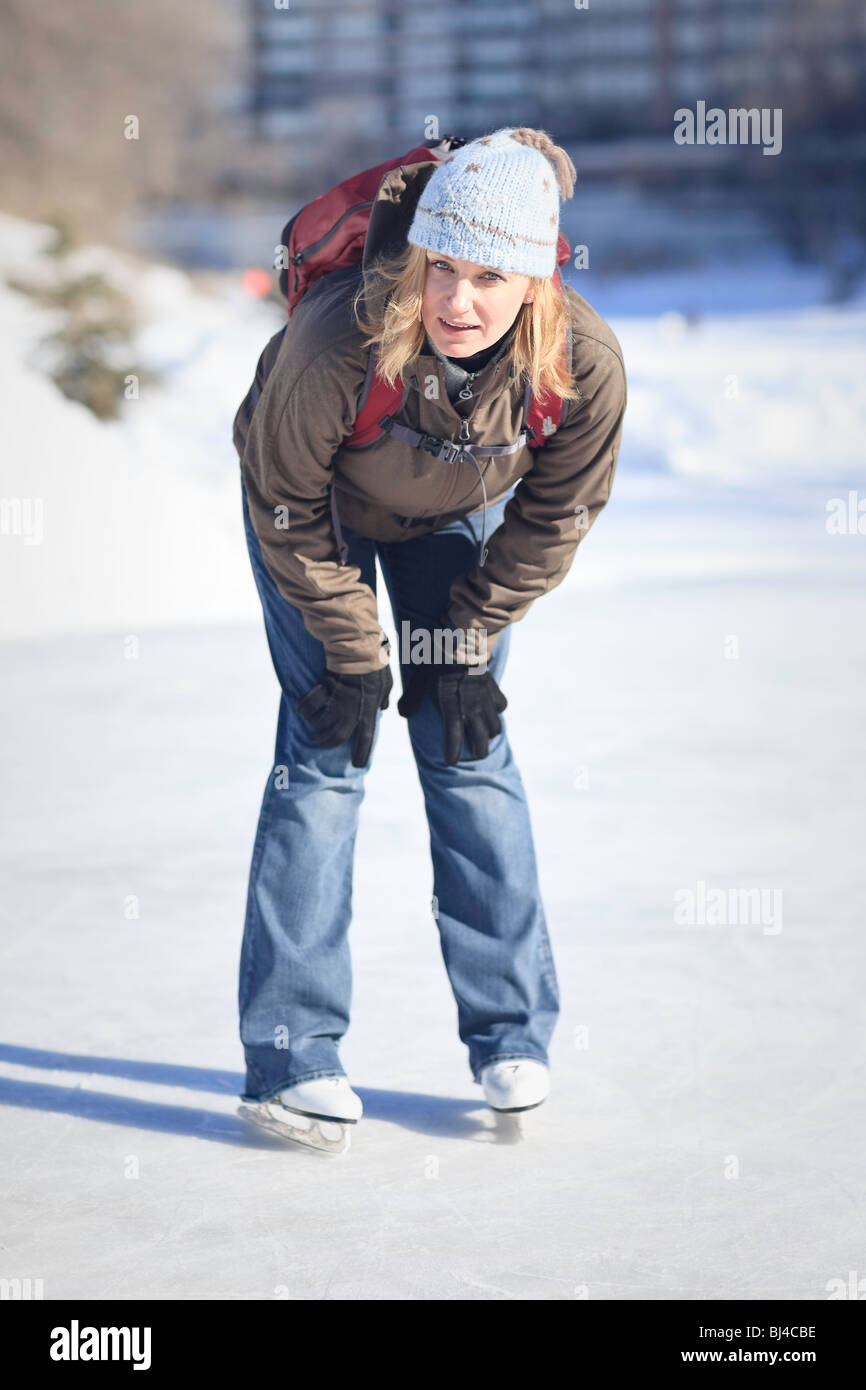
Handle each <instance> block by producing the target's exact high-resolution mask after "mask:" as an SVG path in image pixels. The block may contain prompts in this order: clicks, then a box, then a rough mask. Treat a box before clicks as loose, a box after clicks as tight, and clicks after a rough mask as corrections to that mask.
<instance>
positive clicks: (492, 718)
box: [397, 662, 508, 767]
mask: <svg viewBox="0 0 866 1390" xmlns="http://www.w3.org/2000/svg"><path fill="white" fill-rule="evenodd" d="M428 694H429V695H430V697H431V699H432V700H433V703H434V704H435V705H436V706H437V707H438V709H439V713H440V714H441V715H442V724H443V726H444V731H445V763H446V765H447V766H448V767H453V766H454V764H455V763H456V762H457V761H458V760H459V758H460V752H461V749H462V748H463V740H464V738H466V739H468V741H469V747H470V749H471V752H472V757H473V758H486V757H487V754H488V752H489V748H490V739H491V737H493V736H494V735H496V734H501V733H502V720H501V719H500V718H499V716H500V714H501V713H502V711H503V710H504V709H507V708H508V701H507V700H506V698H505V696H504V695H503V693H502V691H501V690H500V689H499V686H498V685H497V684H496V681H495V680H494V679H493V677H492V676H491V674H490V672H489V671H478V670H477V669H476V670H473V668H472V667H471V666H468V665H464V664H461V663H460V662H453V663H450V664H448V665H440V666H431V665H426V666H419V667H418V668H417V669H416V670H415V671H413V673H412V675H411V676H410V678H409V680H408V681H407V683H406V689H405V691H404V692H403V694H402V695H401V697H400V699H399V700H398V701H397V711H398V713H399V714H402V715H403V716H404V717H405V718H406V719H408V718H409V716H410V715H412V714H415V712H416V711H417V710H419V709H420V708H421V706H422V704H423V703H424V700H425V698H426V696H427V695H428Z"/></svg>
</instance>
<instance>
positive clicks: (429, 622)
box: [235, 127, 626, 1146]
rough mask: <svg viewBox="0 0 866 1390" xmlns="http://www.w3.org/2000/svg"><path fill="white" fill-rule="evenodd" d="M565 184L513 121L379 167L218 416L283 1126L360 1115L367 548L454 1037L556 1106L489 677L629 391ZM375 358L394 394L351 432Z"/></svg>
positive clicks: (574, 518) (494, 684)
mask: <svg viewBox="0 0 866 1390" xmlns="http://www.w3.org/2000/svg"><path fill="white" fill-rule="evenodd" d="M574 177H575V173H574V166H573V165H572V163H571V161H570V159H569V158H568V156H567V154H566V153H565V152H564V151H563V150H562V149H560V148H559V147H558V146H556V145H554V144H553V142H552V141H551V139H550V137H549V136H548V135H547V134H546V133H545V132H543V131H536V130H531V129H526V128H520V129H514V128H511V127H507V128H505V129H503V130H499V131H495V132H493V133H492V134H490V135H487V136H484V137H482V138H480V139H478V140H474V141H471V142H469V143H467V144H465V145H463V146H462V147H460V148H459V149H457V150H456V151H455V152H454V153H453V154H451V156H450V157H449V158H448V159H445V160H444V161H443V162H442V163H441V164H437V165H435V166H434V165H431V164H429V163H425V164H424V165H419V166H409V167H406V166H404V167H401V168H399V169H397V170H394V171H392V172H391V173H390V174H389V175H386V177H385V178H384V179H383V180H382V185H381V187H380V192H379V198H378V200H377V201H376V203H375V204H374V210H375V211H374V215H373V216H372V217H371V221H370V228H369V231H368V236H367V244H366V245H365V249H364V263H363V270H362V272H361V273H360V276H359V272H358V269H357V267H349V268H348V269H347V270H345V271H336V272H333V273H331V274H329V275H327V276H325V277H323V278H322V279H321V280H320V281H319V282H318V284H316V285H314V286H313V288H312V289H311V290H309V291H308V292H307V294H306V295H305V296H304V298H303V299H302V300H301V302H300V304H299V305H298V307H297V309H296V310H295V312H294V314H293V316H292V318H291V320H290V321H289V324H288V326H287V328H286V329H285V330H283V331H282V332H281V333H279V334H276V335H275V336H274V338H273V339H272V340H271V342H270V343H269V344H268V346H267V348H266V349H265V351H264V353H263V354H262V358H261V360H260V363H259V368H258V371H257V376H256V382H255V383H254V386H253V388H251V393H250V394H249V395H248V397H247V399H246V400H245V402H244V403H243V405H242V406H241V408H240V410H239V411H238V415H237V417H236V421H235V443H236V446H237V448H238V452H239V455H240V458H241V463H242V490H243V509H244V519H245V526H246V535H247V541H248V545H249V552H250V559H251V563H252V567H253V573H254V576H255V580H256V584H257V587H258V591H259V594H260V597H261V600H262V605H263V610H264V617H265V626H266V632H267V639H268V643H269V647H270V651H271V656H272V658H273V662H274V667H275V669H276V673H277V676H278V678H279V682H280V686H281V690H282V695H281V704H280V712H279V720H278V727H277V739H276V752H275V767H274V770H273V773H272V775H271V777H270V778H269V780H268V783H267V787H266V789H265V793H264V799H263V802H262V808H261V815H260V819H259V825H258V831H257V835H256V840H255V846H254V850H253V855H252V864H251V869H250V880H249V894H248V904H247V915H246V923H245V929H244V938H243V945H242V949H241V962H240V984H239V1009H240V1024H241V1038H242V1041H243V1044H244V1050H245V1057H246V1064H247V1076H246V1087H245V1091H244V1093H243V1096H242V1100H243V1101H244V1102H245V1103H246V1108H247V1110H248V1113H250V1114H251V1116H252V1117H253V1118H256V1119H258V1121H259V1122H260V1123H263V1124H265V1125H267V1126H268V1127H277V1128H279V1130H280V1132H288V1133H289V1134H290V1137H294V1136H293V1135H292V1133H291V1130H289V1131H286V1130H285V1124H286V1123H287V1122H288V1123H289V1124H290V1125H294V1124H297V1123H298V1121H297V1119H296V1118H295V1119H292V1118H290V1117H291V1116H295V1117H297V1116H299V1115H303V1116H307V1117H320V1118H325V1117H331V1118H334V1119H336V1120H338V1121H341V1122H342V1123H343V1124H351V1123H353V1122H355V1121H357V1119H358V1118H359V1117H360V1115H361V1113H362V1106H361V1101H360V1098H359V1097H358V1096H357V1095H356V1093H355V1092H354V1091H353V1090H352V1089H351V1087H350V1085H349V1081H348V1078H347V1077H346V1074H345V1072H344V1069H343V1067H342V1064H341V1062H340V1059H339V1055H338V1050H337V1047H338V1043H339V1041H340V1039H341V1038H342V1036H343V1034H344V1033H345V1031H346V1029H347V1027H348V1023H349V1002H350V989H351V965H350V959H349V949H348V943H347V930H348V925H349V919H350V912H351V884H352V866H353V851H354V844H355V837H356V831H357V825H358V813H359V809H360V804H361V799H362V796H363V779H364V769H365V768H366V767H367V765H368V763H369V759H370V756H371V754H372V750H373V747H374V746H375V741H376V736H377V731H378V718H379V711H380V710H384V709H387V708H388V706H389V695H390V692H391V689H392V686H393V678H392V675H391V669H390V665H389V657H390V646H389V643H388V639H387V637H386V636H385V634H384V633H383V631H382V629H381V627H380V626H379V621H378V610H377V600H376V569H375V564H376V558H377V557H378V559H379V563H380V565H381V569H382V573H383V575H384V578H385V583H386V587H387V590H388V597H389V600H390V604H391V610H392V614H393V618H394V623H395V627H396V631H397V633H398V634H399V636H400V651H399V653H398V656H399V664H400V675H401V680H402V687H403V696H402V698H401V700H400V701H399V703H398V711H399V713H400V714H401V715H403V716H405V717H406V718H407V720H408V727H409V736H410V741H411V746H412V751H413V754H414V757H415V761H416V764H417V768H418V774H419V777H420V780H421V784H422V788H423V793H424V801H425V809H426V814H427V819H428V823H429V828H430V847H431V856H432V861H433V893H434V901H435V903H436V904H437V909H438V910H437V925H438V930H439V934H440V942H441V947H442V953H443V958H444V962H445V966H446V969H447V972H448V976H449V980H450V983H451V987H452V989H453V992H454V997H455V1000H456V1002H457V1009H458V1025H459V1034H460V1038H461V1040H462V1041H463V1043H464V1044H465V1045H466V1047H467V1049H468V1060H469V1066H470V1069H471V1072H472V1075H473V1078H474V1079H475V1080H476V1081H478V1082H480V1083H481V1085H482V1087H483V1090H484V1094H485V1096H486V1099H487V1101H488V1103H489V1104H490V1105H491V1106H492V1107H493V1108H494V1109H497V1110H521V1109H526V1108H529V1107H531V1106H534V1105H538V1104H540V1103H541V1102H542V1101H543V1100H544V1099H545V1097H546V1095H547V1094H548V1089H549V1075H548V1065H549V1059H548V1052H547V1047H548V1043H549V1041H550V1038H551V1035H552V1032H553V1029H554V1025H555V1023H556V1019H557V1016H558V1012H559V995H558V988H557V978H556V972H555V967H554V962H553V956H552V952H551V946H550V941H549V938H548V933H547V927H546V921H545V915H544V909H543V906H542V902H541V896H540V891H539V885H538V877H537V868H536V859H535V851H534V846H533V839H532V832H531V827H530V818H529V811H528V808H527V804H526V797H525V793H524V789H523V785H522V782H521V778H520V774H519V772H518V769H517V767H516V766H515V763H514V759H513V757H512V753H511V750H510V747H509V744H508V738H507V732H506V729H505V727H504V723H503V721H502V718H501V715H502V712H503V710H504V709H505V708H506V704H507V701H506V699H505V696H504V695H503V693H502V689H501V683H502V679H503V674H504V670H505V664H506V660H507V655H508V650H509V645H510V637H511V625H512V624H513V623H514V622H515V621H517V620H518V619H520V618H522V617H524V616H525V614H526V613H527V612H528V611H529V608H530V607H531V605H532V603H533V602H534V600H535V599H536V598H538V597H540V596H541V595H542V594H544V593H546V592H548V591H549V590H550V589H552V588H555V587H556V586H557V585H558V584H559V583H560V582H561V581H562V579H564V577H565V575H566V574H567V572H568V570H569V568H570V565H571V563H572V561H573V559H574V554H575V551H576V548H577V545H578V542H579V541H580V539H581V538H582V536H583V535H585V534H586V531H587V530H588V528H589V526H590V525H591V524H592V522H593V521H594V520H595V517H596V516H597V515H598V513H599V511H600V510H601V508H602V507H603V506H604V505H605V503H606V502H607V500H608V497H609V494H610V488H611V484H612V481H613V475H614V471H615V467H616V459H617V453H618V449H619V444H620V437H621V430H622V420H623V414H624V410H625V404H626V381H625V372H624V369H623V363H622V353H621V350H620V347H619V343H618V342H617V340H616V338H615V336H614V335H613V333H612V332H611V330H610V328H609V327H608V326H607V324H606V323H604V321H603V320H602V319H601V318H600V317H599V315H598V314H596V312H595V311H594V310H593V309H592V308H591V307H590V306H589V305H588V304H587V303H586V301H585V300H583V299H581V297H580V296H579V295H577V294H576V293H575V292H574V291H573V290H571V289H570V288H568V287H563V288H562V289H560V288H559V286H558V284H557V282H556V280H555V278H554V272H555V271H556V251H557V241H558V235H559V209H560V200H561V199H562V198H566V197H570V196H571V194H572V191H573V185H574ZM395 219H396V221H395ZM401 219H402V220H401ZM383 226H384V227H386V228H387V229H388V235H387V236H383V234H382V228H383ZM395 228H396V232H395ZM389 238H390V239H389ZM569 343H570V347H571V354H570V360H569V356H568V354H567V353H566V351H565V348H566V347H567V345H568V344H569ZM371 346H372V349H375V352H376V354H377V361H378V372H379V375H380V377H381V378H382V379H383V380H384V381H387V382H389V383H394V382H399V383H401V384H402V387H403V401H402V405H401V406H400V409H399V410H397V411H395V412H394V415H393V416H390V417H386V418H385V420H384V421H382V422H380V424H381V429H380V430H379V431H378V432H376V433H374V435H373V437H372V438H371V440H370V441H369V442H366V443H364V444H361V445H359V444H358V443H357V441H356V442H355V443H354V444H353V445H352V444H347V443H346V441H347V439H348V438H349V436H350V435H351V434H352V431H353V428H354V424H355V419H356V415H357V410H358V402H359V399H361V398H362V396H363V394H364V391H365V389H366V387H367V386H368V385H369V380H370V378H369V377H368V375H367V368H368V365H369V364H370V361H371V359H370V352H371ZM529 392H531V393H532V394H533V395H534V397H535V398H536V400H538V401H541V402H543V403H545V405H547V404H550V403H552V402H553V401H554V397H559V398H561V400H562V402H563V405H562V409H563V412H564V414H563V418H562V420H561V421H560V423H559V427H558V428H557V429H556V430H555V432H554V424H555V418H554V417H555V415H556V412H555V411H553V410H551V414H550V415H548V416H547V417H545V420H544V424H543V426H542V434H543V435H544V436H546V437H545V439H544V447H538V448H535V447H533V448H530V447H529V439H528V436H527V434H526V432H525V430H524V429H523V428H522V425H523V422H524V420H525V418H526V411H527V408H528V407H527V401H528V399H529V394H528V393H529ZM443 441H445V445H444V447H443ZM448 441H451V443H449V442H448ZM460 446H462V449H461V447H460ZM332 484H333V486H332ZM329 494H330V497H329ZM485 540H487V541H489V545H485ZM242 1108H244V1107H242ZM306 1123H309V1121H306ZM323 1133H324V1131H322V1130H321V1127H320V1128H319V1132H318V1133H316V1132H315V1126H313V1138H312V1139H311V1140H310V1141H309V1142H315V1143H317V1144H319V1145H320V1146H321V1145H322V1144H323V1143H324V1142H325V1141H324V1140H323V1137H322V1136H323ZM347 1135H348V1131H344V1132H343V1135H342V1141H343V1146H344V1145H345V1143H346V1142H347Z"/></svg>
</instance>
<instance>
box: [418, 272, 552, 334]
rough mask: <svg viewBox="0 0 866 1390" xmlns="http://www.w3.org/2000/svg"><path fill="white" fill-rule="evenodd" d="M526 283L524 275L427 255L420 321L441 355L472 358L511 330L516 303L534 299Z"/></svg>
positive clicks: (519, 304)
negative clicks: (462, 326) (460, 325)
mask: <svg viewBox="0 0 866 1390" xmlns="http://www.w3.org/2000/svg"><path fill="white" fill-rule="evenodd" d="M530 283H531V282H530V278H529V276H528V275H512V274H511V273H510V272H506V271H504V270H495V269H493V268H491V267H487V266H483V265H476V264H475V262H474V261H460V260H455V258H454V257H453V256H443V255H441V254H440V253H439V252H434V251H428V252H427V277H426V280H425V282H424V293H423V296H422V299H421V319H422V322H423V324H424V327H425V328H426V330H427V332H428V334H429V335H430V339H431V341H432V342H433V343H435V345H436V347H437V348H438V349H439V351H440V352H442V353H444V354H445V356H446V357H471V356H472V354H473V353H474V352H480V351H481V349H482V348H486V347H490V346H491V344H493V343H495V342H496V341H497V339H498V338H501V337H502V335H503V333H505V332H506V330H507V329H509V328H510V327H511V325H512V324H513V322H514V320H515V319H516V317H517V314H518V311H519V309H520V306H521V304H528V303H529V302H530V301H531V300H532V299H533V297H534V296H533V292H532V290H531V289H530ZM459 324H465V325H468V326H467V327H464V328H460V327H457V326H456V325H459ZM452 325H454V326H452Z"/></svg>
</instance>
